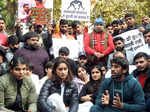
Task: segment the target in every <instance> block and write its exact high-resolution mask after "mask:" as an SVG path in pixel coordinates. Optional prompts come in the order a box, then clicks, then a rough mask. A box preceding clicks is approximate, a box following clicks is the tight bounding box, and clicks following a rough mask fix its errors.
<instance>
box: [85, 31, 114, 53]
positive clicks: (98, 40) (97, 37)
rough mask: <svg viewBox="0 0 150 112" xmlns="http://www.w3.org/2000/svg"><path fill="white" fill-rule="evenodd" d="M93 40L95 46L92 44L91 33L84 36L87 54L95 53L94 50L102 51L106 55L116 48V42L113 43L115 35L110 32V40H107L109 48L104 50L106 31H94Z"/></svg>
mask: <svg viewBox="0 0 150 112" xmlns="http://www.w3.org/2000/svg"><path fill="white" fill-rule="evenodd" d="M92 33H93V36H92V38H93V39H92V42H94V44H93V45H94V46H93V48H91V46H90V42H91V40H90V34H85V35H84V36H85V37H84V49H85V52H86V54H87V55H88V54H94V52H100V53H103V54H104V55H105V56H106V55H108V54H110V53H111V52H112V51H113V50H114V44H113V37H112V36H111V35H110V34H108V40H107V48H106V49H105V50H104V40H105V39H104V38H105V32H103V33H95V32H92Z"/></svg>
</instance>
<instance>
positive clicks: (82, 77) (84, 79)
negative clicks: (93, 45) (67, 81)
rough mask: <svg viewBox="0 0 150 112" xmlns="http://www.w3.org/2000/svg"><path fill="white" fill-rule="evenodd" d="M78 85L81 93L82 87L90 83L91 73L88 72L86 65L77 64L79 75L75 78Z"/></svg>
mask: <svg viewBox="0 0 150 112" xmlns="http://www.w3.org/2000/svg"><path fill="white" fill-rule="evenodd" d="M73 81H74V82H75V83H76V85H77V87H78V93H80V91H81V89H82V87H83V86H84V85H85V84H87V83H88V81H89V75H88V74H87V71H86V67H85V66H84V65H78V66H77V76H76V77H75V78H74V79H73Z"/></svg>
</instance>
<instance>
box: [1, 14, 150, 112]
mask: <svg viewBox="0 0 150 112" xmlns="http://www.w3.org/2000/svg"><path fill="white" fill-rule="evenodd" d="M135 19H136V18H135V15H134V14H126V15H125V16H124V18H123V19H121V20H114V21H112V23H111V24H107V25H105V22H104V21H103V19H102V18H101V17H99V18H97V19H96V20H95V22H94V23H93V29H92V31H91V32H90V31H89V28H88V26H86V25H82V24H81V23H80V22H79V21H72V22H71V23H70V22H69V23H68V21H67V20H64V19H61V20H60V21H59V22H57V23H53V24H47V25H40V24H30V26H29V28H28V31H27V32H24V30H23V29H24V27H23V26H22V25H21V23H20V22H21V21H17V24H16V26H15V31H14V35H8V33H7V27H6V24H5V20H4V19H3V18H0V112H150V108H149V106H150V27H149V25H150V18H149V17H143V18H142V20H141V24H140V25H137V24H136V22H135V21H136V20H135ZM45 29H46V30H45ZM135 29H138V30H139V32H142V34H143V37H142V38H143V40H144V41H145V45H144V46H142V47H140V48H139V49H137V50H136V52H131V51H129V50H127V49H125V40H124V38H123V37H121V36H117V35H119V34H122V33H125V32H128V31H131V30H135ZM53 39H60V40H63V42H64V40H66V41H69V42H70V43H71V42H73V41H72V40H74V41H76V42H77V43H78V46H73V47H78V49H79V50H78V52H77V51H73V52H77V53H78V57H77V59H75V58H70V53H71V50H70V48H68V47H67V46H65V45H64V46H62V45H61V47H60V48H59V50H58V56H56V55H55V54H54V50H55V49H54V48H53V46H54V44H55V43H54V41H53Z"/></svg>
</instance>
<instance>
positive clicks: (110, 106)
mask: <svg viewBox="0 0 150 112" xmlns="http://www.w3.org/2000/svg"><path fill="white" fill-rule="evenodd" d="M128 71H129V64H128V61H127V60H126V59H124V58H121V57H118V58H113V59H112V60H111V74H112V76H111V78H108V79H105V80H104V81H103V83H102V85H101V88H100V90H99V93H98V96H97V99H96V102H95V105H94V106H93V107H91V110H90V112H129V111H130V112H142V111H143V110H144V109H145V99H144V92H143V90H142V88H141V86H140V84H139V82H138V81H137V80H136V79H135V78H134V77H133V76H132V75H129V72H128Z"/></svg>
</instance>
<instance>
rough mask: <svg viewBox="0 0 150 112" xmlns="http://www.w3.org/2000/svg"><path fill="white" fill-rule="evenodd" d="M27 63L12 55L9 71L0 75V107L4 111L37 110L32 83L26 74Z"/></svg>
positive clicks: (21, 111)
mask: <svg viewBox="0 0 150 112" xmlns="http://www.w3.org/2000/svg"><path fill="white" fill-rule="evenodd" d="M26 67H27V64H26V62H25V61H24V59H23V58H22V57H18V58H16V57H14V58H13V60H12V61H11V63H10V71H9V72H8V73H6V74H5V75H3V76H2V77H0V107H1V109H2V110H3V111H6V112H26V111H28V112H37V106H36V103H37V95H36V90H35V87H34V84H33V83H32V81H31V79H30V78H29V77H27V76H26V75H25V74H26Z"/></svg>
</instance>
